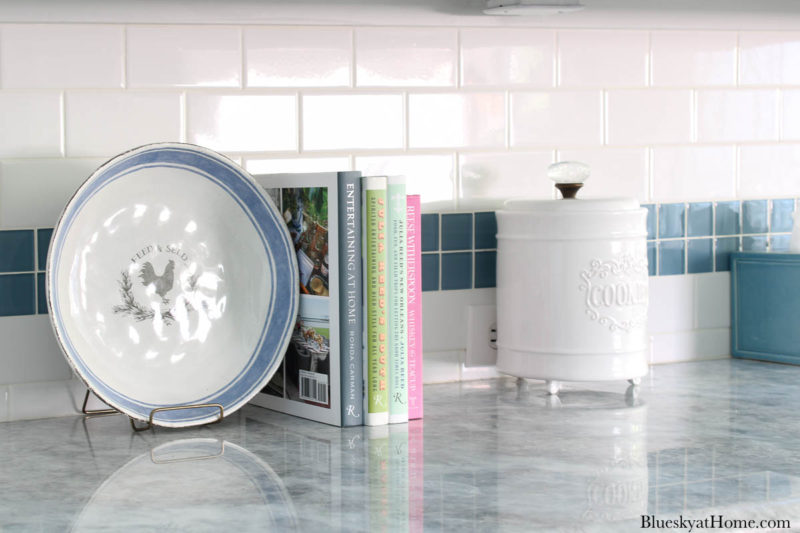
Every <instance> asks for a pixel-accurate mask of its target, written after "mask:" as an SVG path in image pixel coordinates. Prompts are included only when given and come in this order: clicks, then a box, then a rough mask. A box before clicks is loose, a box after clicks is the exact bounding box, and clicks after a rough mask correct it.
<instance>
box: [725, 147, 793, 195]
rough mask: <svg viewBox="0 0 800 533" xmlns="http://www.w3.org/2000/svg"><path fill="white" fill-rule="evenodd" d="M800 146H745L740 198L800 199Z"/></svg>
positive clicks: (741, 162)
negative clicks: (795, 197) (773, 197)
mask: <svg viewBox="0 0 800 533" xmlns="http://www.w3.org/2000/svg"><path fill="white" fill-rule="evenodd" d="M798 169H800V144H784V145H763V146H741V147H740V148H739V191H738V192H739V197H740V198H769V197H771V196H800V179H798V177H797V176H798Z"/></svg>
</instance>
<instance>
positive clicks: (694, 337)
mask: <svg viewBox="0 0 800 533" xmlns="http://www.w3.org/2000/svg"><path fill="white" fill-rule="evenodd" d="M730 353H731V330H730V329H728V328H719V329H696V330H688V331H678V332H671V333H661V334H656V335H653V361H652V363H653V364H656V365H661V364H665V363H681V362H686V361H703V360H708V359H722V358H728V357H730Z"/></svg>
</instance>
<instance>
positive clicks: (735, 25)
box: [0, 0, 800, 29]
mask: <svg viewBox="0 0 800 533" xmlns="http://www.w3.org/2000/svg"><path fill="white" fill-rule="evenodd" d="M581 2H582V3H583V4H584V5H585V6H586V9H584V10H583V11H580V12H577V13H571V14H563V15H554V16H549V17H492V16H488V15H484V14H483V13H482V9H483V7H484V4H485V2H484V0H0V22H110V23H122V22H125V23H155V24H158V23H209V24H226V23H227V24H290V25H308V24H312V25H313V24H326V25H392V26H398V25H400V26H404V25H414V26H417V25H428V26H451V25H453V26H455V25H458V26H536V27H602V28H698V29H699V28H705V29H800V0H581Z"/></svg>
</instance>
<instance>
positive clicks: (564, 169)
mask: <svg viewBox="0 0 800 533" xmlns="http://www.w3.org/2000/svg"><path fill="white" fill-rule="evenodd" d="M590 174H591V170H590V169H589V165H587V164H585V163H581V162H579V161H561V162H559V163H553V164H552V165H550V166H549V167H547V177H548V178H550V179H551V180H553V181H554V182H555V184H556V188H557V189H558V190H559V191H561V195H562V196H563V197H564V199H570V198H575V195H576V194H577V193H578V189H580V188H581V187H583V184H584V182H585V181H586V180H588V179H589V175H590Z"/></svg>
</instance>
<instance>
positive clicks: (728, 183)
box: [653, 146, 736, 202]
mask: <svg viewBox="0 0 800 533" xmlns="http://www.w3.org/2000/svg"><path fill="white" fill-rule="evenodd" d="M735 196H736V148H735V147H733V146H676V147H671V146H663V147H655V148H653V200H655V201H658V202H682V201H686V200H707V199H710V198H734V197H735Z"/></svg>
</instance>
